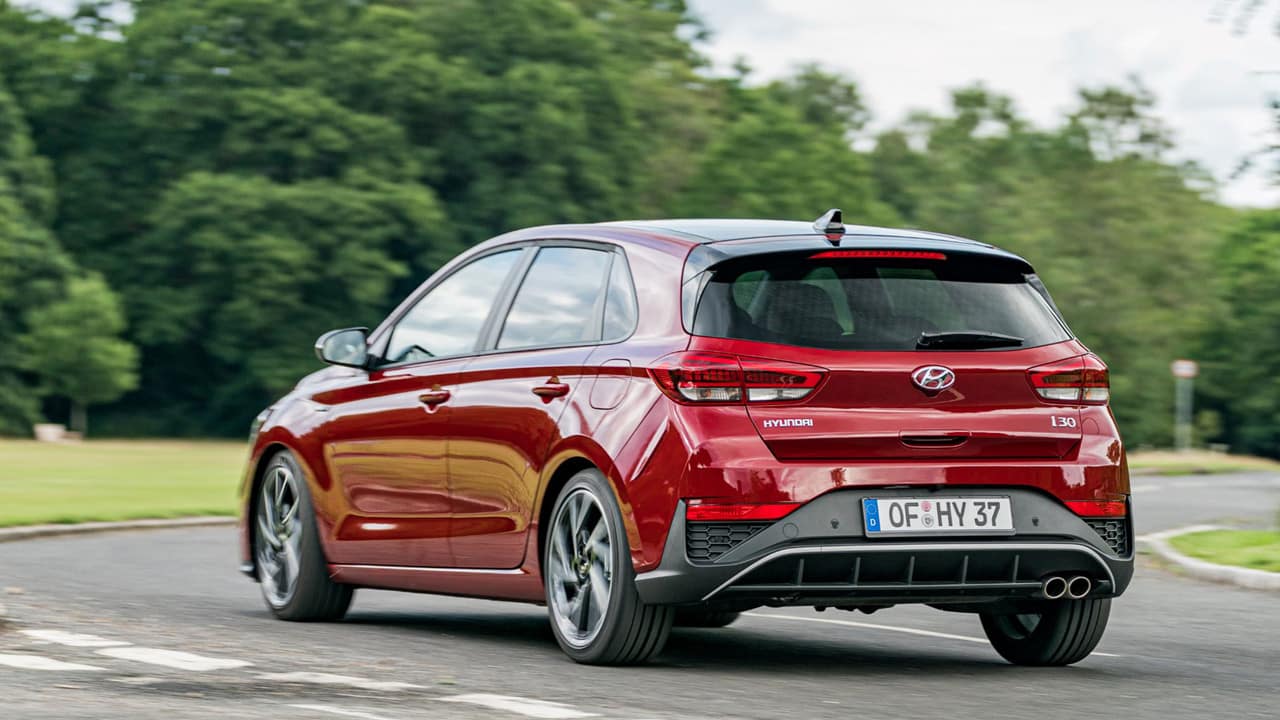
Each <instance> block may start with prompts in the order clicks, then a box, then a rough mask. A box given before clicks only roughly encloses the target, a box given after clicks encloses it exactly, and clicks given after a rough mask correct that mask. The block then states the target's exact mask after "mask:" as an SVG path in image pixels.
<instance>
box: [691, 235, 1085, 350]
mask: <svg viewBox="0 0 1280 720" xmlns="http://www.w3.org/2000/svg"><path fill="white" fill-rule="evenodd" d="M1031 278H1034V276H1028V275H1026V274H1024V272H1023V268H1021V267H1018V266H1015V265H1012V264H1010V263H1006V262H1002V261H1001V260H1000V259H998V258H995V259H993V258H986V257H968V256H963V255H949V256H948V257H947V259H946V260H917V259H886V258H876V259H864V258H856V259H816V260H815V259H813V258H810V257H809V254H808V253H806V254H803V255H796V254H769V255H755V256H750V257H746V258H740V259H735V260H731V261H728V262H726V263H724V264H721V265H719V266H717V267H716V268H714V269H713V270H712V271H711V275H710V278H709V280H708V282H707V283H706V285H705V288H704V290H703V292H702V295H701V297H700V298H699V299H698V303H697V308H696V310H695V312H694V318H693V333H694V334H695V335H705V336H710V337H724V338H735V339H741V340H759V341H763V342H774V343H783V344H787V345H799V346H803V347H815V348H831V349H845V350H917V349H927V348H930V347H935V348H937V349H944V348H943V347H942V346H941V345H940V344H938V343H937V340H936V339H934V340H930V338H929V336H937V335H947V336H948V337H947V338H945V340H946V341H948V344H947V345H946V347H945V349H974V350H978V349H992V350H994V349H1010V348H1017V347H1036V346H1040V345H1048V344H1051V343H1056V342H1062V341H1063V340H1067V339H1069V338H1070V337H1071V333H1070V332H1069V331H1068V330H1067V328H1066V326H1065V325H1064V324H1063V322H1062V320H1061V318H1060V317H1059V316H1058V314H1057V312H1056V311H1055V310H1054V309H1053V307H1052V306H1051V305H1050V303H1049V302H1048V301H1047V299H1046V298H1047V295H1046V294H1044V293H1043V292H1042V291H1041V290H1038V289H1037V288H1036V287H1035V286H1034V285H1033V284H1032V283H1031V282H1029V279H1031ZM922 335H923V336H925V341H924V342H923V343H922V342H921V338H922ZM975 337H977V339H976V340H975V339H974V338H975ZM993 337H995V338H996V342H992V341H991V338H993ZM931 342H932V343H934V344H933V345H932V346H931V345H930V343H931Z"/></svg>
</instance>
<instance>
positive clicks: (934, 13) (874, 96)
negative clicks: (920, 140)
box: [690, 0, 1280, 206]
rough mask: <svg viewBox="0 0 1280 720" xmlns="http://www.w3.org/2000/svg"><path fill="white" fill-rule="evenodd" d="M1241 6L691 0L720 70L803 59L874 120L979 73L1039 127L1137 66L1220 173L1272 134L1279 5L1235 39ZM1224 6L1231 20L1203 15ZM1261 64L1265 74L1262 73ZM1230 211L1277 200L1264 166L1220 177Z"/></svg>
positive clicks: (1175, 1) (1195, 0)
mask: <svg viewBox="0 0 1280 720" xmlns="http://www.w3.org/2000/svg"><path fill="white" fill-rule="evenodd" d="M1250 1H1251V0H1235V2H1231V1H1230V0H1227V2H1225V3H1223V2H1222V0H1070V1H1068V2H1062V1H1051V0H897V1H895V0H690V3H691V4H692V6H693V8H694V10H695V12H697V13H698V14H699V15H700V16H701V17H702V18H703V20H704V21H705V22H706V24H707V25H708V26H709V27H710V29H711V31H712V33H713V37H712V39H711V42H710V44H709V46H707V47H706V48H704V50H705V51H706V52H707V53H709V54H710V55H711V57H712V59H713V60H714V61H715V62H716V63H717V65H718V66H720V67H722V68H724V69H725V70H726V71H727V69H728V67H729V66H730V65H731V64H732V63H733V61H734V59H735V58H738V57H744V58H746V59H747V61H748V64H750V65H751V66H752V67H753V68H754V69H755V71H756V73H757V79H760V80H767V79H770V78H773V77H777V76H779V75H783V74H786V73H787V72H788V71H790V70H791V69H793V68H794V67H796V66H797V65H801V64H804V63H808V62H817V63H819V64H820V65H822V66H824V67H825V68H826V69H828V70H834V71H839V72H840V73H842V74H847V75H849V76H851V77H853V78H854V79H855V80H857V82H858V84H859V86H860V87H861V88H862V90H863V93H864V95H865V97H866V99H867V101H868V102H869V104H870V105H871V109H872V111H873V113H874V114H875V117H876V120H877V124H879V125H883V124H888V123H892V122H896V121H898V120H900V119H901V118H902V117H903V116H904V115H905V114H906V113H907V111H909V110H912V109H916V108H924V109H931V110H942V109H944V108H946V107H947V103H948V100H947V98H948V96H947V93H948V90H949V89H950V88H954V87H958V86H961V85H965V84H968V83H970V82H972V81H975V80H981V81H983V82H984V83H986V85H987V86H988V87H990V88H991V89H993V90H997V91H999V92H1002V93H1005V94H1007V95H1010V96H1012V97H1013V98H1014V100H1015V101H1016V102H1017V104H1018V107H1019V108H1021V110H1022V111H1023V112H1024V113H1026V114H1027V115H1029V116H1030V117H1031V118H1032V119H1034V120H1035V121H1037V122H1040V123H1054V122H1057V120H1058V118H1060V117H1061V115H1062V113H1063V111H1065V110H1066V109H1068V108H1070V107H1071V105H1072V103H1073V101H1074V98H1075V89H1076V88H1077V87H1079V86H1081V85H1097V84H1101V83H1123V82H1124V80H1125V78H1126V77H1127V76H1128V75H1130V74H1137V75H1138V76H1139V77H1141V78H1142V81H1143V82H1144V83H1145V84H1146V85H1147V87H1149V88H1150V89H1151V90H1152V91H1154V92H1155V93H1156V95H1157V96H1158V98H1159V112H1160V115H1161V116H1162V117H1163V118H1164V119H1165V121H1166V122H1167V123H1169V124H1170V125H1171V126H1172V127H1173V128H1174V130H1175V132H1176V133H1177V141H1178V148H1177V153H1178V154H1179V155H1180V156H1181V157H1186V158H1191V159H1194V160H1197V161H1199V162H1200V163H1201V164H1203V165H1205V166H1206V167H1208V168H1209V169H1210V170H1211V171H1213V173H1214V174H1215V175H1216V176H1217V177H1218V178H1219V179H1222V180H1225V179H1226V178H1227V176H1228V175H1229V174H1230V172H1231V171H1232V170H1233V169H1234V168H1235V167H1236V165H1237V163H1238V162H1239V160H1240V158H1242V157H1243V156H1245V155H1246V154H1247V153H1248V152H1249V151H1250V150H1252V149H1255V148H1258V147H1261V146H1263V145H1264V144H1265V143H1266V142H1267V139H1268V136H1267V131H1268V128H1269V127H1270V125H1269V123H1270V122H1271V121H1270V116H1269V114H1268V111H1267V100H1268V98H1270V97H1276V96H1280V37H1277V36H1276V35H1275V34H1273V32H1272V28H1273V26H1274V25H1275V24H1276V23H1277V22H1280V0H1267V1H1266V2H1265V3H1264V7H1263V8H1262V9H1261V10H1260V11H1259V14H1258V15H1257V16H1256V17H1255V18H1254V20H1253V22H1252V23H1250V29H1249V31H1248V32H1246V33H1245V34H1243V35H1235V34H1233V33H1232V25H1231V22H1230V21H1231V20H1232V19H1234V18H1235V17H1236V16H1237V15H1238V13H1237V12H1232V8H1234V7H1235V6H1239V5H1242V4H1247V3H1248V2H1250ZM1220 5H1226V6H1227V9H1228V13H1227V15H1228V22H1226V23H1215V22H1212V21H1211V17H1212V16H1213V14H1214V10H1215V8H1217V7H1218V6H1220ZM1265 71H1271V72H1272V73H1273V74H1265ZM1222 199H1223V200H1225V201H1227V202H1230V203H1232V204H1238V205H1267V206H1277V205H1280V190H1278V189H1277V188H1276V187H1275V186H1274V185H1271V184H1269V178H1268V177H1267V176H1266V173H1265V172H1264V171H1256V172H1254V173H1252V174H1250V175H1249V176H1247V177H1245V178H1242V179H1240V180H1237V181H1235V182H1232V183H1230V184H1228V185H1226V186H1225V187H1224V188H1223V190H1222Z"/></svg>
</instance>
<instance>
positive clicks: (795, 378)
mask: <svg viewBox="0 0 1280 720" xmlns="http://www.w3.org/2000/svg"><path fill="white" fill-rule="evenodd" d="M824 373H825V371H824V370H823V369H822V368H816V367H813V366H811V365H801V364H800V363H792V362H785V361H782V360H766V359H763V358H753V357H738V356H737V355H726V354H722V353H705V352H678V353H672V354H670V355H667V356H666V357H664V358H662V359H661V360H659V361H658V362H657V363H656V364H655V365H654V366H653V367H652V368H650V369H649V374H650V375H651V376H653V380H654V382H656V383H658V387H660V388H662V391H663V392H665V393H666V394H667V395H670V396H671V397H672V398H674V399H676V400H679V401H681V402H697V403H734V404H739V403H743V402H751V403H758V402H783V401H788V400H799V399H801V398H803V397H805V396H806V395H808V394H809V393H811V392H813V389H814V388H816V387H818V384H819V383H821V382H822V377H823V374H824Z"/></svg>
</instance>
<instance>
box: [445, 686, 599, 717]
mask: <svg viewBox="0 0 1280 720" xmlns="http://www.w3.org/2000/svg"><path fill="white" fill-rule="evenodd" d="M440 700H442V701H443V702H460V703H470V704H472V705H480V706H481V707H487V708H489V709H491V710H505V711H507V712H513V713H517V714H520V715H524V716H525V717H531V718H546V719H547V720H556V719H557V718H585V717H596V714H595V713H588V712H582V711H581V710H575V709H573V708H571V707H569V706H568V705H562V704H560V703H553V702H547V701H546V700H531V699H529V698H521V697H511V696H510V695H489V694H487V693H474V694H470V695H454V696H453V697H446V698H440Z"/></svg>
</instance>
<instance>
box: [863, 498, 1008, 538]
mask: <svg viewBox="0 0 1280 720" xmlns="http://www.w3.org/2000/svg"><path fill="white" fill-rule="evenodd" d="M862 519H863V524H864V526H865V527H866V530H867V537H878V536H884V535H901V534H906V533H910V534H913V535H926V534H927V535H933V534H947V533H951V534H964V535H985V534H993V535H998V534H1002V533H1003V534H1009V533H1012V532H1013V512H1012V511H1011V510H1010V508H1009V498H1007V497H961V498H941V499H940V498H863V500H862Z"/></svg>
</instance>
